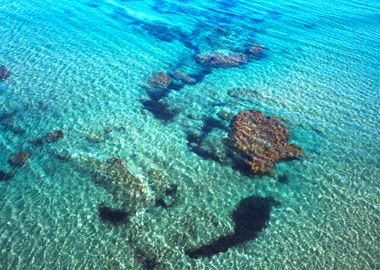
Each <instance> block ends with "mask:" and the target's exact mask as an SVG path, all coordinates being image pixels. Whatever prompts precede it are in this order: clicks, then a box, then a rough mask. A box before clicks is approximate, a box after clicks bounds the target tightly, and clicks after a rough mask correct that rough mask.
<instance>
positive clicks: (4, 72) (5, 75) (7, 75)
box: [0, 65, 11, 81]
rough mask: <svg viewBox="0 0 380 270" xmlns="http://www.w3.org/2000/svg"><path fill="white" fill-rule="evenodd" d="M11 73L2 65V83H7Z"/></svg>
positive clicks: (0, 79)
mask: <svg viewBox="0 0 380 270" xmlns="http://www.w3.org/2000/svg"><path fill="white" fill-rule="evenodd" d="M10 75H11V72H10V71H9V70H8V69H7V68H6V67H5V66H3V65H0V81H5V80H6V79H8V78H9V76H10Z"/></svg>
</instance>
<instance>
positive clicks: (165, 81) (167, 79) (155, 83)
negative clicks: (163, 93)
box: [148, 72, 173, 88]
mask: <svg viewBox="0 0 380 270" xmlns="http://www.w3.org/2000/svg"><path fill="white" fill-rule="evenodd" d="M172 81H173V79H172V77H171V76H170V75H169V74H168V73H166V72H155V73H153V75H152V77H151V78H150V79H149V81H148V83H149V85H150V86H152V87H155V88H167V87H168V86H169V85H170V84H171V83H172Z"/></svg>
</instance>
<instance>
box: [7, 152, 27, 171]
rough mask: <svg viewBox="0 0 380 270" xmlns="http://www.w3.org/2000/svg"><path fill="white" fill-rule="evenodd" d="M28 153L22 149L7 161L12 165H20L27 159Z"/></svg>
mask: <svg viewBox="0 0 380 270" xmlns="http://www.w3.org/2000/svg"><path fill="white" fill-rule="evenodd" d="M29 156H30V154H29V153H27V152H24V151H20V152H17V153H16V154H14V155H13V156H12V157H11V158H10V159H9V160H8V163H9V164H10V165H12V166H13V167H22V166H23V165H24V164H25V162H26V161H27V160H28V158H29Z"/></svg>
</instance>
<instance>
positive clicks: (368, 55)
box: [0, 0, 380, 269]
mask: <svg viewBox="0 0 380 270" xmlns="http://www.w3.org/2000/svg"><path fill="white" fill-rule="evenodd" d="M379 21H380V4H379V2H377V1H374V0H366V1H361V2H359V1H346V0H344V1H336V0H331V1H327V2H326V1H323V2H322V1H314V0H312V1H301V0H292V1H268V0H266V1H262V2H253V1H245V0H243V1H238V0H236V1H185V0H183V1H166V0H150V1H138V0H135V1H134V0H130V1H121V0H115V1H113V0H98V1H90V0H79V1H68V0H64V1H59V3H58V2H57V1H50V0H47V1H36V0H28V1H25V0H15V1H4V0H0V22H1V24H0V65H4V66H5V67H6V68H7V69H8V70H9V71H10V72H11V75H10V77H9V78H7V79H6V80H4V81H0V105H1V106H0V170H2V171H5V172H12V173H14V176H13V178H12V179H11V180H9V181H1V182H0V198H1V202H0V269H379V268H380V263H379V257H380V245H379V242H380V233H379V232H380V228H379V224H380V199H379V198H380V185H379V178H380V136H379V134H380V116H379V112H380V94H379V93H380V91H379V89H380V79H379V78H380V68H379V67H380V24H379V23H378V22H379ZM168 29H169V30H168ZM189 42H190V43H189ZM247 42H248V43H249V42H251V43H257V44H261V45H264V46H265V48H266V49H267V50H266V57H263V58H260V59H255V60H253V61H250V62H248V63H247V64H245V65H242V66H239V67H232V68H222V69H212V71H211V72H209V73H207V74H204V73H203V75H204V77H203V78H202V80H199V82H197V83H196V84H193V85H185V86H184V87H182V88H181V89H178V90H171V91H169V92H168V93H167V95H166V96H164V97H162V98H161V99H160V101H159V102H162V103H161V104H164V105H168V108H169V110H171V111H172V112H173V111H175V112H178V113H177V114H176V115H175V116H174V117H173V119H169V120H167V121H163V120H162V119H159V118H158V117H157V115H155V114H153V113H152V111H150V110H147V106H145V107H144V104H145V105H146V104H147V103H144V101H145V102H146V101H149V100H150V101H152V99H151V98H150V97H149V96H148V94H147V93H149V92H147V86H146V85H147V81H149V78H151V75H152V74H153V73H154V72H165V71H173V70H176V69H180V70H181V71H182V72H184V73H187V74H201V71H202V68H200V65H199V63H196V62H195V61H194V55H195V54H197V53H207V52H211V51H218V50H221V51H223V50H224V51H226V50H228V51H234V50H238V49H241V48H242V46H245V45H246V44H247ZM239 89H240V90H239ZM241 89H243V90H241ZM153 101H157V100H154V99H153ZM149 104H151V103H149ZM156 105H157V104H156ZM162 108H167V107H166V106H163V107H162ZM162 108H160V107H159V109H162ZM248 109H256V110H261V111H263V112H264V113H265V114H266V115H270V116H278V117H280V118H281V119H283V121H284V122H285V123H286V124H287V126H288V127H289V129H290V130H291V142H292V143H295V144H297V145H299V146H300V147H301V148H302V149H303V151H304V157H303V158H302V159H301V160H296V161H290V162H281V163H278V164H277V165H276V169H275V171H274V173H273V174H272V175H268V176H262V177H252V176H250V175H246V174H244V173H242V172H241V171H239V170H236V169H234V168H232V167H231V166H229V165H228V164H222V163H220V162H215V161H213V160H209V159H205V158H202V157H200V156H199V155H197V154H196V153H194V151H190V149H189V147H188V143H189V142H188V134H189V133H190V132H199V131H200V130H201V129H202V126H203V125H204V122H205V119H208V118H213V119H219V120H221V119H220V116H221V115H236V114H237V113H239V112H240V111H243V110H248ZM221 121H222V122H223V121H224V120H221ZM223 123H225V125H228V124H229V123H228V122H227V121H224V122H223ZM15 127H22V129H24V130H25V132H20V129H17V128H15ZM56 129H61V130H63V131H64V138H62V139H61V140H59V141H57V142H55V143H45V144H44V145H43V146H38V145H35V144H33V143H31V141H33V140H35V139H36V138H41V137H42V136H44V134H46V133H47V132H50V131H52V130H56ZM105 130H106V131H107V132H105ZM212 136H216V137H218V136H219V137H221V138H223V136H227V135H226V133H225V132H223V131H222V130H218V129H213V130H212V131H211V132H210V137H211V138H213V137H212ZM21 150H24V151H27V152H28V153H30V157H29V159H28V160H27V161H26V163H25V165H24V166H22V167H20V168H12V166H10V164H9V163H8V160H9V159H10V157H11V156H12V155H13V154H14V153H16V152H18V151H21ZM57 153H61V156H60V157H61V158H58V156H57ZM62 153H63V154H66V156H62ZM67 156H69V158H68V159H67V160H65V159H63V158H62V157H67ZM115 156H117V157H120V158H121V159H122V160H123V161H124V163H125V164H126V166H127V167H128V169H129V171H130V173H131V174H132V176H133V177H135V178H137V179H139V180H140V181H141V185H142V188H146V189H147V190H148V191H149V192H151V193H152V192H153V191H152V186H154V181H158V180H157V179H159V181H163V182H164V183H165V184H167V185H170V186H176V187H178V188H177V192H176V195H175V202H174V204H173V205H172V206H171V207H168V208H167V209H165V208H164V207H156V206H154V205H149V206H147V207H141V208H139V209H138V210H137V211H135V212H134V213H133V214H131V215H130V216H129V218H128V222H124V223H122V224H119V225H113V224H111V223H109V222H104V221H102V220H101V218H100V217H99V211H98V207H99V205H100V204H101V203H104V204H106V205H107V206H110V207H111V206H112V207H115V208H118V207H120V204H119V202H120V201H118V200H115V196H113V195H114V194H112V192H110V189H107V188H104V187H103V186H102V185H99V184H98V183H96V181H94V176H93V170H95V171H96V170H97V169H99V166H102V165H99V164H98V163H97V162H98V161H103V162H104V161H106V160H107V159H109V158H110V157H115ZM283 175H286V177H287V179H288V180H289V182H288V183H280V181H279V180H278V179H281V177H280V176H283ZM149 192H148V193H149ZM149 196H153V195H152V194H150V193H149V194H148V197H149ZM249 196H261V197H268V196H272V197H273V198H275V200H276V201H278V204H276V205H275V206H274V207H273V208H272V210H271V212H270V217H269V220H268V224H267V225H266V227H265V228H264V229H263V230H262V231H260V232H259V234H258V235H257V237H256V238H255V239H253V240H251V241H247V242H246V243H244V244H242V245H239V246H237V247H232V248H230V249H228V251H227V252H221V253H218V254H215V255H214V256H212V257H200V258H196V259H194V258H190V257H189V256H187V255H186V251H188V250H191V249H194V248H197V247H200V246H202V245H205V244H208V243H210V242H212V241H213V240H215V239H218V237H220V236H221V235H228V234H231V233H232V232H233V231H234V223H233V220H232V217H231V213H232V212H233V211H234V209H236V206H237V205H238V204H239V202H240V201H242V200H243V199H244V198H247V197H249Z"/></svg>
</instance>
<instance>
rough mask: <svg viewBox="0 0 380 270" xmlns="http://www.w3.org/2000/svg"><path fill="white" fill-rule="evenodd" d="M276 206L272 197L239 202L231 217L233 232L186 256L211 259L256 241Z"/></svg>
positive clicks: (187, 252) (253, 198) (276, 203)
mask: <svg viewBox="0 0 380 270" xmlns="http://www.w3.org/2000/svg"><path fill="white" fill-rule="evenodd" d="M276 205H278V202H277V201H276V200H275V199H274V198H273V197H259V196H250V197H248V198H245V199H243V200H241V201H240V202H239V205H238V206H237V207H236V209H235V210H234V211H233V212H232V215H231V216H232V220H233V221H234V223H235V227H234V232H233V233H232V234H229V235H225V236H220V237H219V238H218V239H216V240H215V241H212V242H211V243H209V244H206V245H204V246H201V247H199V248H196V249H192V250H188V251H186V255H187V256H189V257H190V258H192V259H196V258H199V257H211V256H213V255H216V254H218V253H221V252H226V251H227V250H228V249H229V248H232V247H235V246H238V245H241V244H243V243H245V242H247V241H250V240H254V239H256V238H257V236H258V234H259V233H260V232H261V231H262V230H263V229H264V228H265V227H266V226H267V224H268V221H269V218H270V212H271V209H272V207H273V206H276Z"/></svg>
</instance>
